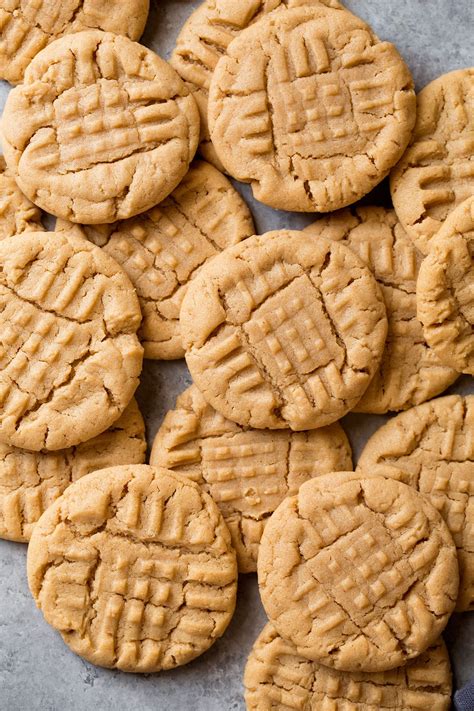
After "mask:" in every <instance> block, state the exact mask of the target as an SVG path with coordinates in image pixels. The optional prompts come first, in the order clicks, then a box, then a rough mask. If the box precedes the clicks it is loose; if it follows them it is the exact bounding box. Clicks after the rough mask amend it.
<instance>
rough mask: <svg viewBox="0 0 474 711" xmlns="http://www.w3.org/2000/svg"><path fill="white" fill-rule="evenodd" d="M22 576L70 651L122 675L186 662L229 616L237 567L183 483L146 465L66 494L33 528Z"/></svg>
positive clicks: (207, 504)
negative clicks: (112, 668)
mask: <svg viewBox="0 0 474 711" xmlns="http://www.w3.org/2000/svg"><path fill="white" fill-rule="evenodd" d="M27 569H28V582H29V586H30V590H31V592H32V594H33V597H34V598H35V600H36V603H37V605H38V607H39V608H40V609H41V611H42V612H43V615H44V617H45V619H46V621H47V622H49V624H51V625H52V626H53V627H55V628H56V629H57V630H58V631H59V632H60V633H61V636H62V638H63V639H64V641H65V642H66V644H68V645H69V647H70V648H71V649H72V650H73V651H74V652H76V654H79V655H80V656H82V657H84V658H85V659H87V660H88V661H90V662H92V663H93V664H98V665H100V666H105V667H114V668H117V669H121V670H122V671H129V672H154V671H160V670H162V669H171V668H173V667H177V666H180V665H182V664H186V663H187V662H190V661H191V660H192V659H195V658H196V657H198V656H199V655H200V654H202V653H203V652H205V651H206V650H207V649H208V648H209V647H210V646H211V645H212V644H213V643H214V642H215V640H216V639H217V638H218V637H220V636H221V635H222V634H223V632H224V631H225V629H226V627H227V625H228V624H229V622H230V620H231V618H232V615H233V612H234V607H235V598H236V592H237V563H236V559H235V552H234V551H233V549H232V546H231V542H230V535H229V531H228V529H227V527H226V525H225V523H224V520H223V518H222V516H221V514H220V512H219V509H218V508H217V505H216V504H215V503H214V501H213V500H212V498H211V497H210V496H209V495H208V494H206V493H205V492H204V491H203V490H202V489H201V488H200V487H199V486H198V485H197V484H195V483H194V482H192V481H189V479H186V478H184V477H181V476H179V475H178V474H175V473H174V472H170V471H166V470H165V469H160V468H156V467H150V466H147V465H143V464H142V465H135V466H122V467H112V468H109V469H102V470H100V471H97V472H93V473H92V474H88V475H87V476H85V477H82V479H79V480H78V481H76V482H75V483H74V484H72V485H71V486H70V487H69V488H68V489H66V491H65V492H64V494H63V495H62V496H61V497H60V498H59V499H58V500H57V501H55V502H54V504H52V506H50V507H49V508H48V509H47V510H46V512H45V513H44V514H43V515H42V517H41V518H40V520H39V522H38V523H37V524H36V526H35V529H34V531H33V535H32V537H31V541H30V545H29V547H28V560H27Z"/></svg>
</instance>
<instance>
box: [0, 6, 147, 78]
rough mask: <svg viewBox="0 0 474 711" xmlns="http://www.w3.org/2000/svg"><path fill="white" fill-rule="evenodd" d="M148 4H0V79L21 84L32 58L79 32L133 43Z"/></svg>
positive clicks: (144, 17) (143, 22)
mask: <svg viewBox="0 0 474 711" xmlns="http://www.w3.org/2000/svg"><path fill="white" fill-rule="evenodd" d="M149 4H150V3H149V0H126V2H113V1H111V0H106V2H104V0H83V1H82V2H78V1H77V0H66V1H65V2H64V0H62V2H60V3H58V2H57V1H56V2H54V1H53V0H40V2H38V0H0V27H1V32H2V36H1V40H0V78H1V79H7V81H9V82H11V83H12V84H18V83H19V82H21V81H23V77H24V74H25V69H26V67H27V66H28V64H29V63H30V62H31V60H32V59H33V57H34V56H35V55H36V54H38V52H40V51H41V50H42V49H43V48H44V47H46V45H48V44H50V42H53V41H54V40H55V39H57V38H58V37H62V36H63V35H65V34H69V33H72V32H80V31H81V30H91V29H98V30H106V31H107V32H114V33H115V34H117V35H127V36H128V37H130V39H132V40H137V39H138V38H139V37H140V36H141V34H142V32H143V30H144V28H145V23H146V20H147V17H148V8H149Z"/></svg>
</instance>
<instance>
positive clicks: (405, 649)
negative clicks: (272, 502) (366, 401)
mask: <svg viewBox="0 0 474 711" xmlns="http://www.w3.org/2000/svg"><path fill="white" fill-rule="evenodd" d="M258 580H259V586H260V593H261V597H262V602H263V606H264V608H265V611H266V613H267V615H268V617H269V619H270V622H272V623H273V624H274V626H275V628H276V629H277V630H278V632H279V634H281V636H282V637H283V638H284V639H287V640H288V641H290V642H292V643H293V644H294V645H295V646H296V648H297V651H298V653H299V654H301V655H302V656H304V657H306V658H307V659H311V660H313V661H317V662H321V663H322V664H325V665H326V666H329V667H333V668H335V669H340V670H343V671H361V670H363V671H366V672H376V671H385V670H387V669H394V668H395V667H399V666H401V665H403V664H406V662H408V661H409V660H410V659H413V658H415V657H417V656H418V655H419V654H421V653H422V652H424V651H425V650H426V649H427V648H428V647H429V646H430V645H431V644H433V643H434V642H435V641H436V639H437V638H438V637H439V635H440V634H441V632H442V631H443V629H444V627H445V626H446V624H447V622H448V619H449V616H450V614H451V613H452V611H453V609H454V606H455V603H456V597H457V593H458V583H459V576H458V562H457V556H456V548H455V546H454V543H453V539H452V538H451V535H450V533H449V531H448V529H447V527H446V524H445V523H444V521H443V519H442V518H441V516H440V514H439V513H438V511H436V509H435V508H434V507H433V506H432V504H430V502H429V501H428V500H427V499H425V497H423V496H421V494H419V493H418V492H417V491H415V489H413V488H412V487H410V486H406V485H405V484H403V483H401V482H399V481H395V480H393V479H388V478H385V477H370V478H366V477H365V474H364V472H362V471H359V472H358V473H357V474H351V473H347V474H328V475H326V476H324V477H319V478H317V479H310V481H307V482H306V483H305V484H303V485H302V486H301V488H300V490H299V492H298V494H296V495H295V496H289V497H287V498H286V499H285V500H284V501H283V503H282V504H280V506H279V507H278V508H277V510H276V511H275V513H274V514H273V516H272V517H271V518H270V520H269V521H268V523H267V525H266V528H265V531H264V533H263V536H262V542H261V545H260V551H259V555H258Z"/></svg>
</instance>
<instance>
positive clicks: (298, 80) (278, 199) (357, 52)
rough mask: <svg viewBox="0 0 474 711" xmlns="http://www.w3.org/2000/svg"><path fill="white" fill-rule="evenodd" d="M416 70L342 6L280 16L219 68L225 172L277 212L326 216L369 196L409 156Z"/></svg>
mask: <svg viewBox="0 0 474 711" xmlns="http://www.w3.org/2000/svg"><path fill="white" fill-rule="evenodd" d="M415 101H416V100H415V94H414V91H413V81H412V78H411V76H410V73H409V71H408V69H407V67H406V65H405V63H404V62H403V60H402V58H401V57H400V55H399V54H398V52H397V50H396V49H395V47H394V46H393V45H391V44H390V43H388V42H381V41H380V40H379V39H378V38H377V37H376V36H375V35H374V34H373V32H372V31H371V29H370V28H369V27H368V26H367V25H366V24H365V23H364V22H363V21H362V20H360V19H359V18H357V17H355V16H354V15H352V14H351V13H349V12H347V11H346V10H344V9H336V8H327V7H324V6H318V7H313V6H309V7H300V8H292V9H288V10H283V11H278V10H277V11H276V12H273V13H271V14H269V15H267V16H266V17H264V18H263V19H261V20H259V22H258V23H256V24H255V25H252V26H250V27H248V28H247V29H246V30H244V31H243V32H242V33H241V34H240V35H239V36H238V37H237V38H236V39H235V40H233V42H232V43H231V44H230V45H229V47H228V48H227V53H226V55H224V56H223V57H222V58H221V59H220V60H219V62H218V64H217V66H216V69H215V71H214V74H213V76H212V80H211V87H210V91H209V112H208V118H209V128H210V133H211V138H212V142H213V144H214V148H215V149H216V152H217V154H218V157H219V159H220V160H221V161H222V164H223V165H224V167H225V169H226V170H227V172H228V173H229V174H230V175H232V176H233V177H234V178H237V179H238V180H242V181H244V182H247V183H250V184H251V185H252V190H253V193H254V196H255V197H256V198H257V199H258V200H260V201H261V202H263V203H265V204H267V205H270V206H271V207H274V208H277V209H284V210H293V211H303V212H305V211H306V212H328V211H331V210H336V209H338V208H341V207H345V206H346V205H350V204H352V203H354V202H356V200H358V199H359V198H361V197H362V196H363V195H365V194H366V193H368V192H369V191H370V190H371V189H372V188H373V187H375V185H377V184H378V183H379V182H380V181H381V180H382V179H383V178H384V177H385V175H387V174H388V172H389V170H390V169H391V168H392V167H393V166H394V165H395V163H396V162H397V161H398V160H399V158H400V157H401V156H402V154H403V152H404V150H405V148H406V146H407V144H408V141H409V139H410V135H411V131H412V128H413V125H414V121H415Z"/></svg>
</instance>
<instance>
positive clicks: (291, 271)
mask: <svg viewBox="0 0 474 711" xmlns="http://www.w3.org/2000/svg"><path fill="white" fill-rule="evenodd" d="M180 323H181V333H182V337H183V341H184V346H185V350H186V361H187V363H188V366H189V369H190V371H191V374H192V376H193V379H194V381H195V383H196V385H197V386H198V388H199V389H200V390H201V392H202V393H203V395H204V397H205V399H206V400H207V401H208V402H209V403H210V404H211V405H212V406H213V407H215V409H216V410H217V411H218V412H220V413H221V414H222V415H224V416H225V417H227V418H228V419H230V420H232V421H234V422H238V423H239V424H241V425H243V426H250V427H257V428H259V429H261V428H263V429H265V428H270V429H277V428H280V429H282V428H290V429H292V430H305V429H313V428H316V427H322V426H323V425H327V424H331V423H332V422H335V421H336V420H338V419H339V418H340V417H342V416H343V415H344V414H345V413H346V412H348V411H349V410H350V409H352V408H353V407H354V406H355V405H356V403H357V401H358V400H359V399H360V398H361V396H362V394H363V392H364V390H365V389H366V388H367V386H368V384H369V382H370V380H371V378H372V376H373V375H374V373H375V371H376V370H377V367H378V364H379V362H380V359H381V357H382V352H383V348H384V345H385V337H386V334H387V320H386V316H385V306H384V304H383V298H382V294H381V292H380V289H379V287H378V285H377V282H376V281H375V279H374V277H373V276H372V274H371V273H370V271H369V269H368V268H367V267H366V266H365V265H364V263H363V262H362V260H361V259H360V258H359V257H357V255H355V254H354V252H353V251H352V250H350V249H349V248H348V247H346V246H344V245H342V244H339V243H337V242H331V241H330V240H327V239H324V238H322V237H320V238H316V237H311V235H307V234H305V233H303V232H297V231H286V230H281V231H277V232H268V233H266V234H264V235H260V236H255V237H250V238H249V239H247V240H245V241H244V242H242V243H241V244H239V245H236V246H235V247H229V248H227V249H226V250H224V252H222V254H220V255H218V256H217V257H215V258H214V259H213V260H212V261H211V262H209V263H208V264H206V265H205V266H204V267H203V269H202V270H201V272H200V273H199V274H198V276H197V277H196V278H195V279H193V281H192V282H191V284H190V286H189V289H188V291H187V293H186V296H185V298H184V301H183V306H182V308H181V315H180Z"/></svg>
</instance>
